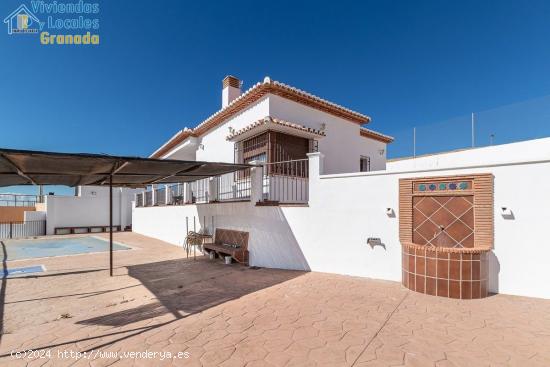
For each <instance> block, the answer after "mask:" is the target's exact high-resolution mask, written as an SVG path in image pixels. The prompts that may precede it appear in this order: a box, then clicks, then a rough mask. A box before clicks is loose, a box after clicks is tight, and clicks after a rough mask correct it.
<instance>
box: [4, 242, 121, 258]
mask: <svg viewBox="0 0 550 367" xmlns="http://www.w3.org/2000/svg"><path fill="white" fill-rule="evenodd" d="M4 244H5V247H6V252H7V260H22V259H33V258H37V257H52V256H66V255H78V254H88V253H91V252H105V251H108V250H109V242H107V241H106V240H103V239H101V238H98V237H72V238H51V239H38V240H28V239H25V240H8V241H4ZM129 249H130V247H126V246H123V245H120V244H117V243H113V250H114V251H121V250H129Z"/></svg>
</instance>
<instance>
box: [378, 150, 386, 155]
mask: <svg viewBox="0 0 550 367" xmlns="http://www.w3.org/2000/svg"><path fill="white" fill-rule="evenodd" d="M385 151H386V150H385V149H378V154H380V155H384V152H385Z"/></svg>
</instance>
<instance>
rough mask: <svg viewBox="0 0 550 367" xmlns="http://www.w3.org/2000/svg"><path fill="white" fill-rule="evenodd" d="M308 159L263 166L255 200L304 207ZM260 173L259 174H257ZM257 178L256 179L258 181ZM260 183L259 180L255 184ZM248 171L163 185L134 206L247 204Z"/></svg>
mask: <svg viewBox="0 0 550 367" xmlns="http://www.w3.org/2000/svg"><path fill="white" fill-rule="evenodd" d="M308 162H309V161H308V160H307V159H299V160H292V161H286V162H277V163H265V164H264V165H263V166H262V168H261V175H262V176H261V183H262V185H261V187H259V188H258V190H259V191H260V190H261V198H260V192H258V194H257V195H258V198H259V201H260V203H263V204H279V203H281V204H303V203H307V202H308V199H309V164H308ZM258 174H260V173H258ZM259 178H260V177H258V179H259ZM258 182H260V181H258ZM252 192H253V187H252V171H251V169H250V168H247V169H244V170H240V171H237V172H232V173H227V174H224V175H220V176H216V177H209V178H204V179H200V180H196V181H193V182H190V183H185V184H174V185H171V186H162V187H158V188H156V189H154V190H149V191H145V192H142V193H140V194H137V195H136V197H135V200H136V207H143V206H146V207H149V206H164V205H185V204H201V203H214V202H231V201H249V200H250V199H251V197H252Z"/></svg>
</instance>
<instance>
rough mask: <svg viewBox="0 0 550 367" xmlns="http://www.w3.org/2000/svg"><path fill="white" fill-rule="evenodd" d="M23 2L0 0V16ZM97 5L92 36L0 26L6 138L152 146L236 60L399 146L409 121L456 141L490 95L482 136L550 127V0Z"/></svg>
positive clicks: (191, 112)
mask: <svg viewBox="0 0 550 367" xmlns="http://www.w3.org/2000/svg"><path fill="white" fill-rule="evenodd" d="M58 2H59V1H58ZM25 3H26V4H27V5H29V6H30V1H26V2H25ZM19 4H21V0H17V1H14V0H3V1H2V3H1V4H0V14H1V15H2V16H1V18H2V19H3V18H4V17H5V16H6V15H8V14H9V13H10V12H11V11H12V10H13V9H15V8H16V7H17V6H19ZM99 19H100V29H99V34H100V37H101V41H100V42H101V44H100V46H95V47H91V46H84V47H83V46H44V45H40V44H39V41H38V37H37V36H35V35H16V36H13V35H12V36H8V35H7V32H6V29H5V24H1V26H3V27H4V30H2V31H0V50H1V56H2V57H1V58H0V80H1V81H2V82H1V84H0V108H1V114H0V126H1V129H2V134H0V146H2V147H8V148H22V149H42V150H56V151H71V152H96V153H110V154H124V155H142V156H147V155H149V154H150V153H151V152H152V151H154V150H155V149H156V148H157V147H158V146H160V145H161V144H162V143H163V142H165V141H166V139H168V138H169V137H170V136H172V135H173V134H174V133H175V132H176V131H178V130H179V129H181V128H183V127H184V126H189V127H193V126H195V125H196V124H197V123H199V122H200V121H202V120H203V119H204V118H205V117H207V116H209V115H210V114H212V113H213V112H215V111H216V110H217V109H219V107H220V93H221V80H222V78H223V77H224V76H225V75H227V74H233V75H236V76H238V77H239V78H241V79H242V80H243V81H244V87H245V88H248V87H249V86H250V85H252V84H254V83H256V82H257V81H259V80H261V79H263V77H264V76H266V75H269V76H271V77H272V78H273V79H275V80H279V81H283V82H285V83H287V84H290V85H293V86H296V87H298V88H300V89H304V90H307V91H309V92H311V93H314V94H317V95H319V96H321V97H323V98H327V99H329V100H332V101H334V102H337V103H339V104H343V105H345V106H347V107H349V108H352V109H355V110H358V111H360V112H364V113H366V114H368V115H370V116H372V117H373V122H372V124H371V125H370V127H371V128H373V129H376V130H379V131H381V132H384V133H388V134H394V135H395V136H396V138H398V139H400V140H398V141H396V143H395V145H394V147H390V149H389V151H390V154H393V155H406V154H410V153H409V150H410V147H409V146H408V145H410V144H409V143H410V138H409V137H408V135H410V132H411V129H412V127H413V126H425V127H423V128H422V127H419V131H420V132H423V131H424V132H423V135H422V136H421V137H422V139H423V140H422V143H421V144H423V145H422V146H423V147H427V146H428V145H430V144H429V142H433V141H434V140H439V141H441V140H443V141H444V142H445V144H444V145H443V146H442V147H441V149H444V148H454V147H461V146H463V145H464V144H465V143H467V142H468V141H469V131H468V130H467V128H466V129H464V128H463V126H466V127H467V126H468V124H469V114H470V112H472V111H476V112H477V111H487V110H491V109H494V108H497V109H496V110H494V111H493V112H490V111H489V112H482V113H480V114H479V119H480V125H483V123H484V124H485V128H483V129H482V128H481V127H480V138H479V140H480V141H481V142H485V143H486V142H488V136H489V134H490V133H495V131H496V139H495V140H496V142H506V141H511V140H517V139H523V138H531V137H539V136H545V135H550V131H546V129H548V128H547V127H546V126H545V123H544V122H543V121H548V120H547V119H545V118H541V116H550V114H549V113H548V110H550V108H546V106H547V105H550V103H547V102H549V101H548V100H547V99H546V98H544V96H547V95H549V94H550V62H549V60H550V42H549V41H548V40H549V39H550V37H549V36H550V2H548V1H536V0H533V1H528V2H526V1H498V2H496V1H385V0H384V1H383V0H380V1H364V2H356V1H353V2H352V1H350V2H346V1H339V2H336V3H334V2H326V3H324V2H320V1H311V2H300V3H298V2H295V1H277V2H262V3H261V4H260V3H258V2H257V1H244V2H237V1H227V2H223V1H211V2H184V1H176V0H173V1H162V2H155V1H141V0H139V1H132V2H128V1H121V0H111V1H101V2H100V14H99ZM531 100H534V101H535V102H533V103H534V104H536V106H535V107H533V108H526V107H525V104H520V105H516V107H514V106H512V107H506V108H501V106H505V105H509V104H513V103H516V102H520V101H531ZM527 105H528V106H529V104H527ZM517 106H519V107H517ZM507 108H508V109H510V108H511V109H513V110H514V112H512V113H508V112H509V110H507ZM495 111H496V112H495ZM506 111H508V112H506ZM525 111H527V112H525ZM484 116H485V117H484ZM510 116H513V118H512V117H510ZM518 117H520V118H522V119H525V121H521V124H518V121H517V118H518ZM441 122H445V123H443V124H442V125H439V127H437V125H435V126H436V127H433V125H432V124H436V123H441ZM518 125H521V126H522V127H521V128H519V127H518ZM457 128H459V129H460V132H461V133H460V134H457V133H454V132H452V131H454V130H453V129H457ZM435 131H437V133H434V132H435ZM442 134H443V135H444V136H445V139H441V136H442ZM445 134H447V135H445ZM463 135H464V136H463ZM499 139H500V140H499ZM440 143H441V142H440ZM392 149H393V151H392ZM426 149H427V148H426ZM4 191H5V190H4Z"/></svg>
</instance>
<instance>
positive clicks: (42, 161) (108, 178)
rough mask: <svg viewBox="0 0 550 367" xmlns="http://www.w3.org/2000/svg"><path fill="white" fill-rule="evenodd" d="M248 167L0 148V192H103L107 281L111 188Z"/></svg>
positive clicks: (182, 179)
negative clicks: (46, 188) (52, 188)
mask: <svg viewBox="0 0 550 367" xmlns="http://www.w3.org/2000/svg"><path fill="white" fill-rule="evenodd" d="M250 167H251V165H248V164H234V163H224V162H200V161H183V160H172V159H155V158H141V157H127V156H111V155H104V154H89V153H59V152H44V151H32V150H15V149H3V148H0V187H5V186H18V185H64V186H71V187H75V186H109V275H110V276H113V187H114V186H115V187H130V188H140V187H143V188H144V187H146V186H148V185H155V184H169V183H184V182H191V181H196V180H199V179H202V178H208V177H212V176H219V175H222V174H225V173H231V172H235V171H239V170H242V169H245V168H250Z"/></svg>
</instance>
